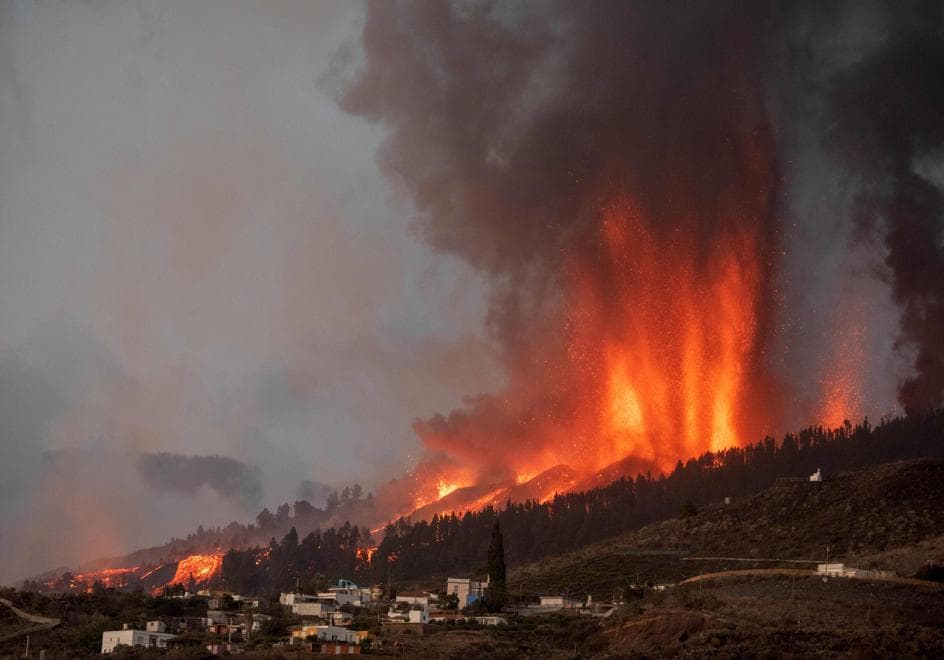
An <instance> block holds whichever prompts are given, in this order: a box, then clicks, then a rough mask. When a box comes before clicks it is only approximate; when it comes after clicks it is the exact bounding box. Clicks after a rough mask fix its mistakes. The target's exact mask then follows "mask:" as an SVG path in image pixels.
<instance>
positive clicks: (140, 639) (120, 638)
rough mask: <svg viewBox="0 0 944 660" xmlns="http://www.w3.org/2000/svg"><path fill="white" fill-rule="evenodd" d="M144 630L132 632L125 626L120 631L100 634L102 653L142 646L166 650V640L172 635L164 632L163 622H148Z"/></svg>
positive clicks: (107, 631)
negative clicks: (121, 647) (122, 647)
mask: <svg viewBox="0 0 944 660" xmlns="http://www.w3.org/2000/svg"><path fill="white" fill-rule="evenodd" d="M145 627H146V630H133V629H131V628H129V627H128V625H127V624H125V626H124V628H122V629H121V630H106V631H105V632H103V633H102V653H111V652H112V651H114V650H115V647H117V646H119V645H121V646H144V647H149V648H159V649H163V648H167V640H169V639H173V638H174V635H172V634H170V633H168V632H165V631H166V629H167V627H166V625H165V624H164V622H163V621H148V622H147V625H146V626H145Z"/></svg>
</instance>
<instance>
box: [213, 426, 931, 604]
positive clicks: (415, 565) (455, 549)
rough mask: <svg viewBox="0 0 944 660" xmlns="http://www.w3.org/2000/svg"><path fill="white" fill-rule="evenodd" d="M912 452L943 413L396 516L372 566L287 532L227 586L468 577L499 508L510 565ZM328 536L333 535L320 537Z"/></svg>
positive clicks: (239, 564)
mask: <svg viewBox="0 0 944 660" xmlns="http://www.w3.org/2000/svg"><path fill="white" fill-rule="evenodd" d="M919 457H932V458H944V411H942V410H938V411H934V412H930V413H927V414H925V415H916V416H911V417H907V418H894V419H888V420H882V422H881V423H880V424H879V425H878V426H874V427H873V426H872V425H871V424H870V423H869V422H868V420H865V421H864V422H862V423H861V424H859V425H856V426H853V425H852V424H850V423H849V422H846V423H845V424H843V426H841V427H839V428H835V429H828V428H824V427H822V426H817V427H809V428H806V429H804V430H802V431H800V432H799V433H794V434H788V435H787V436H785V437H784V438H783V440H781V441H780V442H777V441H776V440H775V439H774V438H771V437H767V438H765V439H764V440H762V441H761V442H758V443H755V444H752V445H748V446H746V447H740V448H732V449H727V450H725V451H722V452H718V453H712V452H708V453H705V454H703V455H702V456H699V457H698V458H693V459H691V460H689V461H687V462H685V463H683V462H681V461H679V463H678V464H677V465H676V467H675V469H674V470H673V471H672V473H671V474H668V475H658V476H653V475H651V474H645V475H638V476H636V477H624V478H621V479H619V480H617V481H615V482H613V483H611V484H610V485H608V486H605V487H602V488H597V489H593V490H590V491H586V492H580V493H569V494H565V495H557V496H556V497H555V498H554V499H553V500H551V501H548V502H544V503H540V502H535V501H528V502H522V503H513V502H509V503H507V505H506V506H505V507H503V508H502V509H501V510H500V511H496V510H495V509H494V508H492V507H487V508H485V509H483V510H482V511H479V512H465V513H462V514H450V515H444V516H434V517H433V518H432V519H431V520H430V521H419V522H415V523H413V522H410V521H409V520H408V519H403V518H401V519H400V520H397V521H396V522H394V523H392V524H389V525H387V527H386V529H385V531H384V537H383V540H382V541H381V543H380V545H379V546H378V547H377V549H376V551H375V552H374V553H373V556H372V558H371V561H370V562H369V563H366V562H363V561H359V560H358V556H357V548H356V546H357V543H352V542H351V540H350V536H348V540H347V543H346V544H343V543H341V542H340V541H339V540H338V539H339V538H340V537H339V536H338V534H339V532H338V531H337V530H327V531H325V532H322V533H321V534H320V535H311V536H309V537H307V538H306V539H305V541H304V542H302V543H301V544H299V545H298V546H297V547H296V546H294V545H293V544H292V543H291V540H290V539H289V541H288V542H287V543H286V541H285V540H283V543H281V544H274V543H270V546H269V551H268V555H265V553H264V551H262V550H257V551H253V552H254V553H255V554H253V552H247V553H236V554H234V553H230V555H227V557H228V558H229V562H224V565H223V573H224V580H225V581H227V585H228V586H230V582H229V580H230V579H232V580H234V582H233V583H232V585H233V587H232V588H235V585H236V584H239V585H241V586H242V585H245V586H246V587H247V588H248V587H250V586H251V587H252V589H248V590H249V591H253V590H255V591H261V592H268V591H273V590H275V589H278V588H281V586H284V585H288V584H290V585H294V580H295V578H296V577H299V578H301V579H303V580H304V579H305V578H306V577H310V576H312V575H315V574H320V575H323V576H325V579H327V580H329V581H333V580H335V579H337V578H339V577H350V578H353V579H356V580H361V581H371V582H381V583H382V582H387V581H389V580H392V581H394V582H405V581H415V580H422V579H425V578H431V577H436V578H441V577H444V576H446V575H456V576H465V575H468V574H469V573H471V572H475V571H479V570H481V569H482V567H483V565H484V563H485V558H486V556H487V550H488V544H489V540H490V538H491V531H492V526H493V524H494V520H495V517H496V515H497V516H498V517H499V519H500V522H501V528H502V531H503V532H504V541H505V544H504V545H505V556H506V559H507V561H508V563H509V564H511V565H516V564H522V563H525V562H529V561H533V560H536V559H540V558H542V557H545V556H552V555H556V554H560V553H563V552H567V551H569V550H574V549H576V548H579V547H581V546H583V545H586V544H588V543H592V542H595V541H599V540H602V539H605V538H607V537H610V536H614V535H616V534H619V533H622V532H624V531H627V530H631V529H636V528H638V527H641V526H643V525H646V524H648V523H651V522H654V521H657V520H662V519H665V518H668V517H672V516H675V515H680V514H681V515H684V513H685V512H690V511H692V510H693V509H694V508H697V507H699V506H702V505H705V504H709V503H712V502H717V501H720V500H722V499H724V498H725V497H728V496H732V497H739V496H744V495H747V494H751V493H754V492H757V491H760V490H763V489H764V488H767V487H769V486H771V485H772V484H774V482H775V481H776V480H777V479H778V478H780V477H802V478H806V477H808V476H809V475H810V474H811V473H812V472H814V471H815V470H816V469H817V468H821V469H822V470H823V473H824V474H825V475H826V476H827V477H828V476H829V475H831V474H835V473H837V472H840V471H843V470H849V469H852V468H856V467H861V466H865V465H873V464H878V463H886V462H890V461H895V460H902V459H909V458H919ZM346 527H349V525H348V526H346ZM353 529H356V528H353ZM329 535H330V536H329ZM309 539H311V540H309ZM326 539H330V542H329V543H327V544H326V542H325V541H326ZM283 546H284V547H283ZM240 555H241V557H242V558H239V556H240ZM362 555H363V553H362ZM248 557H252V560H251V561H252V562H255V561H257V560H258V561H259V566H258V567H257V568H262V567H265V569H264V570H262V571H256V572H253V571H252V570H250V567H248V565H247V563H246V562H247V561H248V559H247V558H248ZM231 571H239V572H240V573H239V574H238V575H239V576H241V575H242V574H243V573H245V574H246V575H252V576H253V577H251V578H248V579H251V580H254V581H250V582H243V581H242V580H243V578H242V577H238V576H237V574H233V576H232V578H231V574H230V572H231ZM265 576H270V577H265Z"/></svg>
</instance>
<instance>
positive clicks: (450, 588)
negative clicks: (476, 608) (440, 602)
mask: <svg viewBox="0 0 944 660" xmlns="http://www.w3.org/2000/svg"><path fill="white" fill-rule="evenodd" d="M487 588H488V580H486V581H485V582H476V581H475V580H470V579H469V578H447V579H446V593H447V594H455V595H456V597H457V598H458V599H459V607H466V606H467V605H471V604H472V603H474V602H475V601H477V600H478V599H480V598H482V597H483V596H484V595H485V590H486V589H487Z"/></svg>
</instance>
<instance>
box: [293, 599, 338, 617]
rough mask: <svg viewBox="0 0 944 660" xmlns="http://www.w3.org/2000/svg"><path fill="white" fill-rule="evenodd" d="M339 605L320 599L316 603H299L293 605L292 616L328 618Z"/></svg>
mask: <svg viewBox="0 0 944 660" xmlns="http://www.w3.org/2000/svg"><path fill="white" fill-rule="evenodd" d="M337 609H338V607H337V603H336V602H335V601H333V600H328V599H327V598H325V599H318V600H314V601H304V602H297V603H295V604H293V605H292V614H297V615H298V616H301V617H305V616H316V617H320V618H326V617H327V616H328V614H330V613H331V612H334V611H335V610H337Z"/></svg>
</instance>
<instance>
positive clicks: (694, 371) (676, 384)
mask: <svg viewBox="0 0 944 660" xmlns="http://www.w3.org/2000/svg"><path fill="white" fill-rule="evenodd" d="M601 233H602V235H603V239H604V241H605V243H606V245H607V248H608V249H607V251H606V254H607V256H608V259H609V263H608V264H606V265H607V267H608V269H609V272H610V273H611V276H610V279H607V280H603V281H601V280H600V278H599V277H591V276H589V275H588V276H584V274H583V270H582V267H581V265H580V264H576V265H575V269H574V277H575V279H576V280H577V282H578V284H577V286H576V287H575V290H576V294H575V296H574V300H573V309H574V312H573V313H572V319H573V324H572V327H574V328H575V334H574V338H573V347H572V350H571V352H572V354H576V355H580V356H582V359H583V360H584V361H585V362H586V364H585V365H583V366H584V368H583V369H582V370H581V371H583V372H584V373H585V374H586V375H587V376H589V377H590V378H592V376H593V374H594V373H602V374H605V381H604V385H603V388H602V393H603V396H602V399H601V401H600V402H599V403H598V404H593V403H592V402H591V403H590V406H591V408H592V407H594V405H596V408H597V410H598V421H597V431H596V435H597V437H599V438H600V441H598V442H596V443H594V444H593V445H591V446H589V447H586V448H585V449H584V456H583V458H584V459H585V460H584V462H583V465H582V466H577V467H583V468H584V469H590V470H592V469H598V468H600V467H603V466H605V465H607V464H609V463H612V462H614V461H617V460H619V459H621V458H624V457H626V456H631V455H633V456H639V457H643V458H646V459H649V460H651V461H653V462H654V463H655V464H656V465H657V466H659V467H661V468H663V469H668V468H670V467H671V465H672V464H673V463H674V462H675V461H676V460H678V459H679V458H684V457H688V456H693V455H697V454H699V453H701V452H704V451H706V450H719V449H723V448H725V447H729V446H732V445H736V444H738V443H739V441H740V433H739V429H740V426H741V422H742V420H741V419H740V418H739V414H740V413H741V411H742V410H743V407H744V404H745V391H744V390H745V386H746V383H745V373H746V372H747V369H748V366H749V365H750V363H751V360H752V353H753V351H754V348H755V344H754V341H755V333H756V327H757V309H758V306H759V305H758V295H759V291H760V276H761V274H760V273H759V272H758V267H757V266H756V265H755V255H756V254H757V252H758V246H757V245H756V242H755V241H756V238H755V236H754V235H753V233H752V232H750V231H748V230H744V231H733V230H732V231H731V233H730V234H729V235H728V236H727V237H725V238H724V239H723V240H719V241H718V242H717V243H716V244H714V245H713V246H712V247H709V248H705V247H704V246H701V247H699V246H698V245H697V244H696V243H695V238H694V237H691V236H685V235H680V234H679V233H677V232H671V233H668V234H666V235H660V234H657V233H656V232H655V231H653V230H651V229H650V228H649V227H648V226H647V225H646V224H645V223H644V222H642V220H641V217H640V216H639V214H638V213H637V212H636V211H634V209H633V208H632V206H631V205H630V204H628V203H621V204H619V205H616V206H613V207H609V208H608V209H606V210H605V211H604V213H603V217H602V231H601ZM614 283H615V284H616V286H612V287H611V286H610V285H612V284H614ZM595 347H599V348H598V349H597V350H594V348H595ZM590 383H591V384H592V380H591V381H590Z"/></svg>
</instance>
